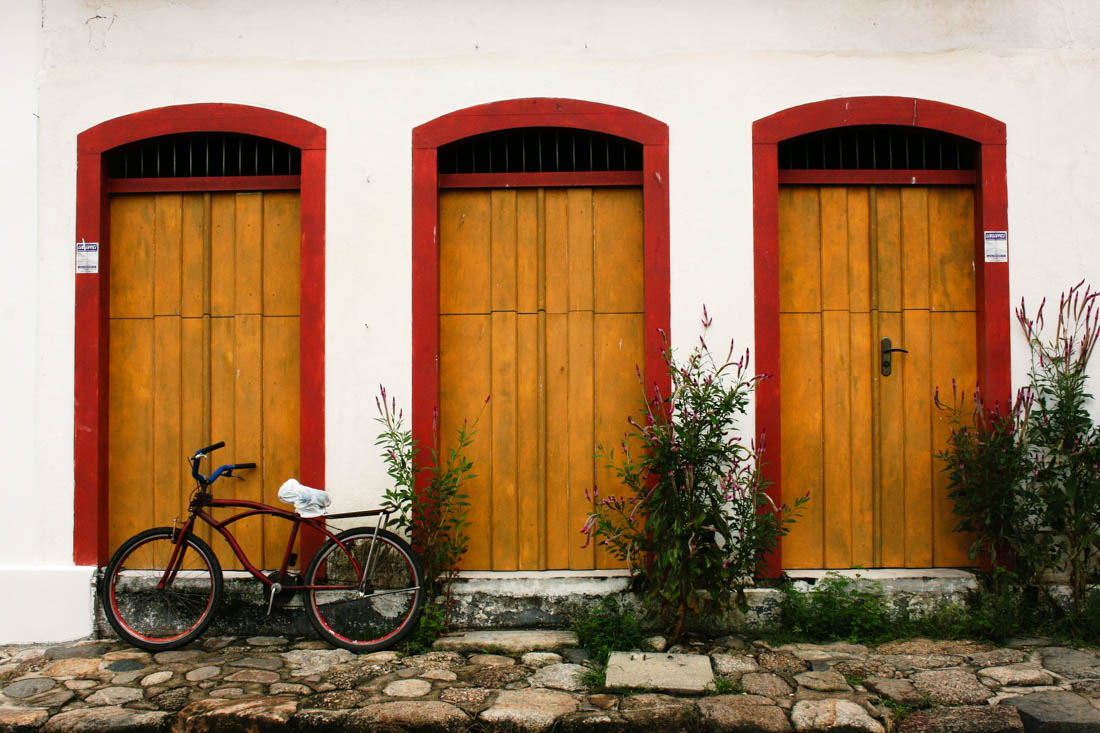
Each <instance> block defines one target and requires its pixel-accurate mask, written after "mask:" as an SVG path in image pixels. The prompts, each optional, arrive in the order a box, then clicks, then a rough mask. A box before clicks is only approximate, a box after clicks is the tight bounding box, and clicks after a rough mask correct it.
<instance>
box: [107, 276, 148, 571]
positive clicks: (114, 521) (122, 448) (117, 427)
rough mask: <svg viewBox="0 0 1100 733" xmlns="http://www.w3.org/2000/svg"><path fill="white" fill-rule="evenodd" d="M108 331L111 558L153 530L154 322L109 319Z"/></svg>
mask: <svg viewBox="0 0 1100 733" xmlns="http://www.w3.org/2000/svg"><path fill="white" fill-rule="evenodd" d="M149 282H152V278H149ZM150 295H151V293H150ZM109 329H110V369H109V375H108V379H109V380H110V381H109V383H110V398H109V408H108V409H109V412H108V419H107V431H108V440H109V441H110V443H109V445H110V451H109V452H108V458H107V475H108V477H109V480H108V486H109V491H110V494H109V496H108V501H109V502H110V503H109V506H110V508H109V511H108V516H110V518H111V521H110V523H109V524H110V530H109V532H110V537H109V540H108V542H109V546H110V547H109V549H110V551H111V552H114V551H115V550H116V549H117V548H118V546H119V545H121V544H122V543H123V542H124V541H126V540H127V539H128V538H130V537H131V536H133V535H134V534H137V533H138V532H140V531H142V530H144V529H148V528H149V527H152V526H153V497H152V494H151V489H150V487H149V483H150V482H149V473H150V471H151V470H152V464H153V319H152V318H120V319H111V321H110V325H109Z"/></svg>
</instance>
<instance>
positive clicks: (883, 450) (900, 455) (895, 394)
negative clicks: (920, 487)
mask: <svg viewBox="0 0 1100 733" xmlns="http://www.w3.org/2000/svg"><path fill="white" fill-rule="evenodd" d="M880 251H881V250H880ZM883 337H888V338H890V339H891V341H893V342H894V343H900V342H901V341H902V339H903V338H904V333H903V331H902V325H901V314H900V313H885V312H880V313H879V314H878V333H877V334H875V340H874V342H873V343H874V345H875V347H876V348H878V344H879V342H880V339H882V338H883ZM894 366H895V369H894V370H893V373H892V374H891V376H889V377H883V376H881V375H880V376H879V378H878V384H879V388H878V404H877V405H875V409H876V412H877V413H878V414H877V416H876V417H877V423H878V424H877V426H876V434H875V447H876V458H877V460H876V461H875V463H876V468H877V472H878V501H877V502H876V513H877V514H878V519H879V521H878V527H877V529H878V540H879V541H878V545H879V556H878V563H877V564H878V565H879V566H880V567H886V568H898V567H904V566H905V541H906V526H907V522H908V519H909V517H908V516H907V513H906V505H905V451H904V437H905V400H904V392H903V389H902V388H903V385H904V368H905V365H904V363H903V362H902V361H901V359H895V360H894Z"/></svg>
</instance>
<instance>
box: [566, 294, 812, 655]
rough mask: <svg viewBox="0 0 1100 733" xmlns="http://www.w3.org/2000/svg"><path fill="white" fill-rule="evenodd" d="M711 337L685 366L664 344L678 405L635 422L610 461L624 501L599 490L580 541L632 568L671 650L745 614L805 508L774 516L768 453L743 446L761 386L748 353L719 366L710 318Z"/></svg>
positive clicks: (658, 399)
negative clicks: (752, 589) (728, 616)
mask: <svg viewBox="0 0 1100 733" xmlns="http://www.w3.org/2000/svg"><path fill="white" fill-rule="evenodd" d="M702 325H703V335H701V336H700V337H699V345H698V346H696V347H695V348H694V349H693V350H692V351H691V353H690V354H688V356H687V358H686V359H684V360H682V361H679V360H677V359H676V358H675V357H674V355H673V352H672V350H671V348H669V347H668V344H667V341H666V350H665V352H664V359H665V364H666V367H667V369H668V374H669V376H670V378H671V383H672V393H671V394H670V395H667V396H665V395H662V394H660V391H659V390H657V389H654V393H655V394H654V396H653V398H652V399H651V400H647V401H646V402H645V409H646V420H645V424H644V425H643V424H639V423H637V422H636V421H635V420H634V419H633V418H630V419H629V422H630V425H631V426H632V427H633V432H631V433H630V434H629V435H628V436H626V437H625V438H624V440H623V441H622V442H621V444H620V450H619V451H614V450H612V451H611V452H609V453H604V456H605V457H606V458H607V460H608V463H609V465H610V466H611V467H612V468H614V469H615V471H616V474H617V476H618V478H619V481H620V482H621V484H622V486H623V487H624V488H625V489H626V492H625V493H624V494H622V495H619V496H615V495H612V496H606V497H604V498H601V497H600V495H599V492H598V490H597V492H596V494H595V496H594V497H593V503H594V507H593V511H592V513H591V514H590V515H589V516H588V519H587V521H586V523H585V525H584V528H583V530H582V531H583V532H584V533H585V534H586V535H588V538H589V539H592V538H596V539H597V540H598V541H600V542H601V544H603V545H604V546H606V547H607V548H608V550H609V551H610V552H611V553H612V554H613V555H614V556H616V557H618V558H619V559H621V560H625V561H626V562H627V563H628V565H629V566H630V568H631V570H632V572H633V573H634V574H635V577H636V578H637V580H638V581H639V582H638V583H637V585H638V588H639V590H640V594H641V598H642V602H643V604H644V605H645V606H646V607H647V609H648V610H649V611H650V612H652V613H653V614H654V615H655V616H656V617H657V618H659V619H660V620H661V622H662V624H664V626H665V628H666V629H667V630H668V635H669V637H670V639H669V641H670V642H671V643H675V642H677V641H679V639H680V638H681V637H682V635H683V633H684V625H685V621H686V620H687V618H688V616H689V615H691V616H699V615H708V614H719V613H722V612H724V611H727V610H729V608H730V607H731V606H733V605H734V604H735V603H737V604H743V602H744V588H745V586H746V585H747V584H749V583H751V582H752V580H753V578H754V576H755V575H756V574H757V571H758V570H759V567H760V563H761V559H762V557H763V556H764V554H766V553H767V552H769V551H771V550H772V549H774V548H775V546H776V544H777V542H778V541H779V538H780V537H781V536H782V535H784V534H786V532H787V530H788V528H789V525H790V524H791V523H792V522H793V521H794V515H795V514H796V513H797V510H798V508H799V506H801V504H802V503H803V502H805V501H807V500H808V496H807V497H803V498H801V499H800V500H799V501H798V502H796V503H795V505H794V506H793V507H787V506H776V504H775V503H774V502H773V501H772V499H771V497H770V496H768V494H767V493H766V491H765V488H766V485H765V482H764V480H763V478H762V477H761V474H760V461H761V455H762V453H763V446H762V442H761V444H760V445H757V444H756V443H755V442H750V443H749V444H746V443H745V442H743V441H742V440H741V438H740V436H739V435H737V422H738V420H739V419H740V418H741V417H743V416H744V414H745V411H746V408H747V406H748V404H749V400H750V398H751V396H752V392H753V390H754V389H755V387H756V383H757V382H758V381H759V380H760V379H762V377H760V376H751V375H750V373H749V371H748V369H749V354H748V352H747V351H746V352H745V353H744V354H741V355H739V356H737V357H735V356H734V350H733V343H732V342H731V343H730V349H729V352H728V353H727V354H726V355H725V358H723V359H719V358H716V357H715V356H714V354H713V353H712V352H711V351H710V349H709V347H708V346H707V342H706V338H705V336H706V332H707V329H708V328H709V327H710V325H711V319H710V317H709V316H708V315H707V311H706V308H705V307H704V309H703V320H702ZM638 376H639V381H641V372H640V371H639V373H638ZM642 387H643V393H644V392H645V385H644V384H643V385H642ZM598 488H599V487H597V489H598ZM586 544H587V543H586Z"/></svg>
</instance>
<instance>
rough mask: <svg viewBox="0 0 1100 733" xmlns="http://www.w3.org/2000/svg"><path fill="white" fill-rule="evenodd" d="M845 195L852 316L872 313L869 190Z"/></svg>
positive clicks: (849, 294)
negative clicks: (846, 199) (846, 201)
mask: <svg viewBox="0 0 1100 733" xmlns="http://www.w3.org/2000/svg"><path fill="white" fill-rule="evenodd" d="M847 191H848V299H849V310H851V311H852V312H853V313H857V312H858V313H867V312H868V311H870V310H871V223H870V219H869V217H870V197H871V193H870V190H869V189H867V188H862V187H852V188H849V189H847Z"/></svg>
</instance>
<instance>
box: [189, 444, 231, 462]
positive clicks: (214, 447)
mask: <svg viewBox="0 0 1100 733" xmlns="http://www.w3.org/2000/svg"><path fill="white" fill-rule="evenodd" d="M224 447H225V441H224V440H219V441H218V442H217V443H215V444H214V445H208V446H206V447H205V448H199V449H198V450H197V451H195V454H194V455H193V456H191V457H192V458H195V457H196V456H200V455H203V456H205V455H206V454H207V453H213V452H214V451H216V450H218V449H219V448H224Z"/></svg>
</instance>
